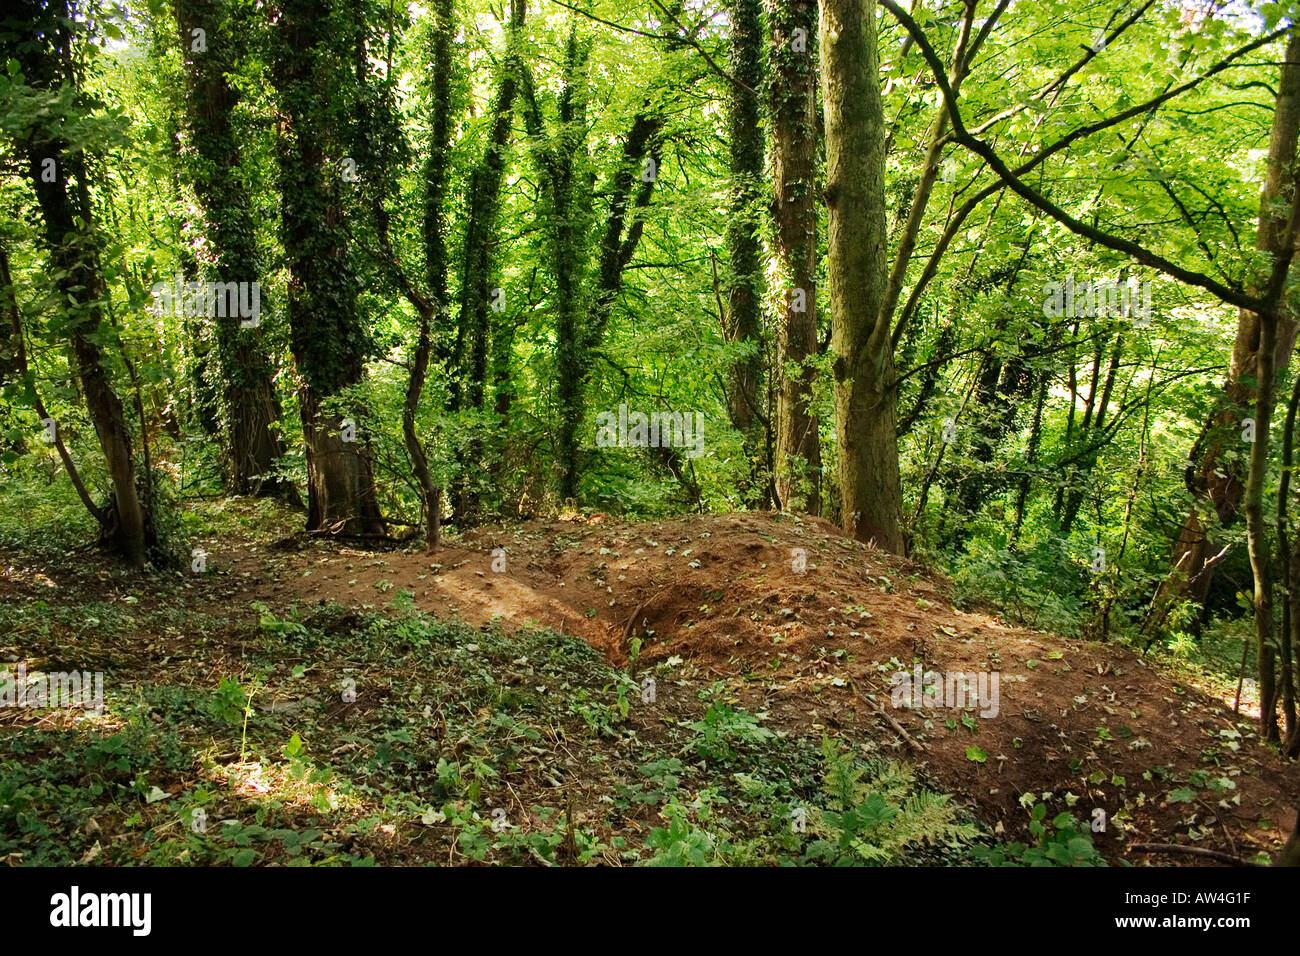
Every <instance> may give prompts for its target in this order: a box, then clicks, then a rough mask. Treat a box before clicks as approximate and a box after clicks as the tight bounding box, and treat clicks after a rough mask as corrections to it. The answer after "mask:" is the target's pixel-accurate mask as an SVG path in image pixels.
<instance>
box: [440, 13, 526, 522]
mask: <svg viewBox="0 0 1300 956" xmlns="http://www.w3.org/2000/svg"><path fill="white" fill-rule="evenodd" d="M527 9H528V6H527V0H510V23H509V25H508V27H507V32H506V44H507V47H508V51H507V55H506V58H505V62H504V63H503V65H502V72H501V77H500V81H499V84H498V86H497V92H496V97H495V99H494V100H493V103H492V113H491V115H492V125H491V126H490V127H489V128H488V136H487V143H486V145H485V146H484V147H483V157H482V159H481V160H480V161H479V163H478V165H477V166H475V167H474V170H473V171H472V172H471V173H470V179H469V187H468V189H467V190H466V209H465V222H466V226H465V247H464V258H463V265H462V269H461V286H460V318H459V323H458V325H457V330H456V350H455V354H454V356H453V365H454V368H455V372H456V378H455V380H454V381H453V383H452V391H451V406H452V408H453V410H467V409H473V410H478V411H482V410H483V407H484V399H485V398H486V396H487V379H488V355H489V351H490V347H491V346H490V342H491V331H492V309H493V307H494V306H495V307H497V308H500V307H502V306H503V305H504V304H505V303H504V300H503V299H502V298H501V296H503V295H504V293H499V294H498V293H496V292H495V290H494V288H493V284H492V275H493V253H494V252H495V249H496V236H497V213H498V212H499V210H500V206H501V184H502V181H503V180H504V178H505V168H506V152H507V149H508V148H509V144H510V128H511V119H512V115H513V109H514V101H515V96H516V95H517V93H518V89H519V77H518V70H519V60H518V56H517V51H516V49H515V43H516V42H517V38H518V36H519V32H520V30H522V28H523V25H524V17H525V16H526V14H527ZM483 450H484V442H483V439H482V437H481V436H480V435H479V434H477V431H476V432H475V434H473V435H472V436H471V438H470V440H469V441H468V442H467V444H466V448H465V453H464V456H463V459H462V460H463V464H464V466H465V467H464V471H463V473H462V476H461V478H460V479H459V480H458V481H457V483H456V485H455V486H454V487H453V490H452V506H453V508H454V509H455V512H456V522H457V523H458V524H459V525H461V526H462V527H463V526H465V525H467V524H472V523H473V522H475V521H477V520H478V512H479V499H480V494H479V490H478V489H477V487H476V486H475V482H476V481H477V480H478V479H479V474H480V472H481V470H482V469H483V468H484V467H486V465H487V463H486V462H483V461H482V458H483Z"/></svg>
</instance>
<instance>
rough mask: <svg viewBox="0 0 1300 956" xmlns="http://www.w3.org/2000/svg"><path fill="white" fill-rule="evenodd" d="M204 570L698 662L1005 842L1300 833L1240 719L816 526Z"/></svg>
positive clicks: (316, 556) (580, 534) (789, 521)
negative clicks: (962, 683) (890, 752)
mask: <svg viewBox="0 0 1300 956" xmlns="http://www.w3.org/2000/svg"><path fill="white" fill-rule="evenodd" d="M496 549H500V550H496ZM209 553H210V557H209V566H210V567H211V568H213V569H216V570H218V571H220V570H221V569H222V568H223V566H224V568H225V569H227V570H228V571H233V572H234V574H235V575H236V576H237V577H238V578H240V579H242V580H241V591H242V592H243V593H244V594H245V595H247V596H248V597H251V598H253V599H257V598H256V595H257V593H258V592H261V594H262V597H263V599H266V600H275V601H277V602H285V601H292V600H307V601H311V602H313V603H314V602H315V601H317V600H321V599H326V600H335V601H339V602H340V603H343V604H349V605H357V604H375V605H378V604H382V603H387V602H388V601H390V600H392V598H393V596H394V593H395V592H396V591H397V590H399V589H400V590H405V591H409V592H410V593H411V594H412V595H414V600H415V603H416V604H417V605H418V606H420V607H422V608H424V609H426V610H429V611H432V612H434V613H441V614H445V613H448V612H451V613H454V614H457V615H459V616H461V617H462V618H464V619H466V620H469V621H471V622H474V623H479V622H485V621H488V620H492V619H500V620H501V621H503V622H504V623H506V624H508V625H518V626H523V625H539V626H542V627H549V628H553V629H556V630H560V631H564V632H566V633H570V634H574V635H577V636H580V637H582V638H583V639H585V640H586V641H588V642H589V643H591V644H592V645H594V646H595V647H597V648H599V649H600V650H602V651H603V652H604V653H605V654H606V656H607V657H608V658H609V659H610V660H611V661H616V662H623V661H626V660H627V658H628V655H629V652H630V650H631V649H632V647H633V641H634V640H639V641H640V657H639V661H638V666H645V665H646V664H648V663H653V662H655V661H658V660H661V659H664V658H668V657H679V658H682V659H683V660H684V661H685V662H686V663H687V665H688V666H693V667H696V668H698V669H700V670H701V671H702V672H705V673H709V674H711V675H713V676H715V677H717V678H718V679H722V680H726V681H728V682H730V684H731V685H732V686H731V687H730V692H731V693H733V695H734V696H736V697H738V698H739V699H740V700H741V701H742V702H743V703H744V705H745V706H747V707H749V708H750V709H752V710H755V711H763V712H766V713H767V714H768V715H769V716H768V720H769V722H771V723H772V725H774V726H782V727H787V728H790V729H799V730H814V731H815V730H817V729H819V728H825V729H827V730H829V731H832V732H834V733H837V734H846V733H848V728H850V727H857V728H860V729H861V730H862V731H863V733H861V734H856V735H854V736H857V737H859V739H864V740H865V741H866V746H867V748H868V749H871V748H872V747H873V746H875V747H880V746H893V747H897V748H899V749H900V750H903V751H905V752H906V756H907V757H908V759H910V760H912V761H913V762H914V763H916V764H917V765H918V766H920V767H921V768H923V770H924V771H925V772H926V773H927V774H928V775H929V777H930V778H931V779H932V781H933V782H934V783H935V785H936V786H938V787H940V788H942V789H944V790H947V791H952V792H955V793H957V794H960V795H961V796H962V797H964V798H965V799H966V800H968V801H969V802H970V803H972V804H973V805H974V806H975V807H976V808H977V812H978V813H979V814H980V815H981V817H983V818H984V819H986V820H989V821H990V822H992V823H999V822H1000V823H1003V824H1005V827H1006V828H1007V830H1008V831H1009V832H1023V824H1024V822H1025V819H1026V815H1027V814H1026V810H1025V809H1024V807H1023V806H1022V805H1021V800H1022V795H1024V794H1033V795H1034V797H1035V798H1037V799H1043V800H1045V801H1046V802H1047V803H1048V805H1049V809H1051V811H1052V812H1053V813H1056V812H1058V811H1059V810H1064V809H1070V810H1072V812H1074V813H1075V815H1076V816H1082V817H1085V818H1088V819H1094V818H1098V819H1099V816H1095V811H1097V810H1102V811H1104V812H1105V819H1106V821H1107V829H1106V831H1105V835H1104V836H1101V837H1100V839H1099V842H1100V845H1101V846H1103V848H1105V849H1106V852H1107V854H1108V855H1110V856H1114V855H1116V853H1118V852H1119V851H1120V849H1121V842H1120V840H1122V845H1130V844H1132V843H1135V842H1145V841H1151V842H1185V843H1189V844H1190V845H1198V846H1203V847H1213V848H1216V849H1220V850H1225V851H1227V852H1231V853H1234V854H1239V855H1241V856H1250V855H1252V854H1254V853H1256V852H1259V851H1261V850H1267V851H1272V850H1274V849H1276V848H1277V847H1278V846H1279V845H1280V841H1281V840H1282V839H1284V838H1285V835H1286V834H1285V833H1284V832H1283V830H1282V829H1281V828H1283V827H1286V826H1288V825H1289V823H1290V822H1291V821H1292V820H1293V819H1294V816H1295V809H1294V807H1295V804H1296V800H1295V796H1294V794H1293V792H1292V789H1291V787H1292V785H1291V784H1290V783H1289V781H1288V779H1287V771H1286V768H1285V767H1284V766H1283V765H1282V763H1281V762H1280V761H1279V760H1278V758H1277V757H1276V756H1275V755H1274V754H1273V753H1272V752H1271V751H1270V750H1268V749H1267V748H1266V747H1264V746H1262V745H1261V744H1260V743H1259V741H1258V740H1257V738H1256V737H1255V735H1254V731H1253V727H1252V726H1251V725H1249V723H1248V722H1247V719H1246V716H1245V715H1243V717H1242V718H1240V719H1236V718H1234V715H1233V714H1232V712H1231V709H1230V708H1229V707H1226V706H1225V705H1224V703H1223V702H1222V701H1219V700H1216V699H1214V698H1212V697H1210V696H1208V695H1207V694H1205V693H1202V692H1201V691H1199V690H1197V689H1195V688H1193V687H1190V686H1184V685H1183V684H1180V683H1179V682H1178V681H1176V680H1175V679H1173V678H1172V677H1170V676H1169V675H1166V674H1163V673H1161V672H1158V671H1157V670H1155V669H1154V668H1153V667H1152V666H1149V665H1148V663H1147V662H1145V661H1144V660H1143V659H1141V658H1140V657H1138V656H1136V655H1134V654H1133V653H1131V652H1129V651H1128V650H1125V649H1123V648H1120V647H1115V646H1110V645H1100V644H1090V643H1085V642H1083V641H1077V640H1067V639H1065V638H1061V637H1059V636H1056V635H1052V634H1046V633H1042V632H1037V631H1032V630H1028V629H1024V628H1019V627H1011V626H1007V625H1005V624H1003V623H1002V622H1001V621H1000V620H999V619H998V618H997V617H996V615H993V614H991V613H986V612H983V611H974V610H971V611H963V610H960V609H958V608H955V607H954V606H953V605H952V603H951V597H950V589H949V587H948V585H947V583H946V582H944V581H943V580H942V579H940V578H939V577H937V576H936V575H934V574H932V573H928V572H927V571H926V570H925V569H923V568H921V567H919V566H917V565H915V564H912V563H910V562H908V561H906V560H904V559H901V558H898V557H895V556H893V555H887V554H883V553H881V552H879V551H876V550H873V549H871V548H869V547H867V546H865V545H863V544H861V543H859V542H856V541H852V540H850V539H847V538H845V537H844V536H843V535H842V534H841V533H840V532H839V531H838V530H837V529H836V528H835V527H834V526H832V525H830V524H828V523H826V522H823V521H819V520H815V519H808V518H803V519H799V518H795V517H791V516H788V515H777V514H755V513H748V514H740V515H722V516H696V517H689V518H682V519H676V520H671V521H664V522H657V523H640V524H633V523H626V522H619V521H615V520H610V519H607V518H604V517H603V516H600V517H598V518H597V519H592V521H591V523H588V522H586V521H568V522H563V521H562V522H555V523H549V524H542V523H535V524H529V525H525V526H523V527H520V528H518V529H513V530H484V531H481V532H478V533H475V534H474V535H471V536H469V537H468V538H466V539H462V540H458V541H455V542H453V543H452V546H449V547H447V548H444V549H443V550H442V551H440V552H439V553H438V554H437V555H432V556H430V555H425V554H423V553H410V552H402V553H393V552H387V553H377V552H369V551H362V550H357V549H352V548H346V547H345V548H343V549H339V548H338V547H337V546H336V545H335V544H334V543H332V542H314V543H313V544H312V545H311V546H310V547H308V548H307V549H305V550H304V551H302V552H301V553H297V554H292V555H285V554H284V553H283V552H273V551H271V550H270V549H268V548H262V549H258V548H256V547H248V548H245V549H241V550H239V551H238V552H234V553H232V552H230V551H226V552H224V553H223V550H222V546H221V542H215V541H214V542H212V543H211V544H210V546H209ZM250 589H251V591H252V592H253V593H252V594H249V590H250ZM917 665H920V668H921V671H922V672H924V671H935V672H938V673H941V674H942V673H951V672H954V671H961V672H966V673H970V672H985V673H990V674H991V673H993V672H996V673H997V674H998V678H999V690H1000V694H999V698H1000V699H999V701H998V706H997V713H996V716H994V715H993V714H991V713H989V712H988V711H989V708H986V709H985V711H984V713H985V715H984V716H980V714H979V708H976V709H974V710H962V709H960V708H952V707H948V708H944V707H941V706H940V707H933V706H932V707H928V708H919V709H895V708H893V707H891V706H890V703H891V701H890V681H891V678H892V677H893V675H894V674H896V673H898V672H899V671H909V672H913V669H914V668H915V667H916V666H917ZM873 740H874V741H878V742H880V743H874V744H873V743H872V741H873ZM1167 861H1168V860H1161V862H1167Z"/></svg>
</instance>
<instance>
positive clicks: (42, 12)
mask: <svg viewBox="0 0 1300 956" xmlns="http://www.w3.org/2000/svg"><path fill="white" fill-rule="evenodd" d="M11 15H12V16H13V18H14V19H15V20H17V21H20V22H26V23H29V24H30V25H31V26H32V28H33V29H32V35H34V36H38V37H39V38H40V39H39V41H28V42H25V43H22V44H21V45H15V46H13V48H12V49H6V50H0V52H3V53H4V54H5V55H7V56H11V57H13V58H14V59H16V60H17V61H18V62H19V63H20V65H21V66H22V68H23V73H24V75H25V77H26V79H27V82H28V83H30V84H32V85H33V86H36V87H39V88H42V89H45V90H48V91H50V92H51V93H54V92H57V90H58V89H59V88H60V86H61V85H62V84H64V83H71V82H73V79H74V78H73V77H71V76H67V75H65V73H64V64H66V63H71V62H72V51H71V44H72V39H71V36H70V35H69V33H68V31H67V29H66V26H65V24H66V23H68V22H71V20H70V18H71V14H70V12H69V10H68V7H67V4H66V2H63V0H55V2H53V3H50V4H48V5H45V4H42V3H39V2H37V0H18V9H15V10H11ZM3 46H4V47H10V46H11V44H10V42H9V41H8V37H6V41H5V42H4V44H3ZM20 149H21V150H22V152H23V154H25V159H26V164H25V165H26V167H27V175H28V177H29V180H30V182H31V186H32V189H33V191H34V192H35V193H36V198H37V201H38V202H39V204H40V207H41V215H42V218H43V219H44V225H45V229H44V238H45V244H46V248H47V249H48V252H49V266H50V270H49V271H50V272H51V274H52V275H54V276H55V280H54V281H55V284H56V285H57V286H58V289H59V291H60V293H61V297H62V301H63V303H64V304H65V305H66V307H67V308H68V310H69V314H68V321H67V325H66V329H67V333H66V334H67V336H68V343H69V345H70V347H71V352H72V357H73V363H74V364H75V367H76V369H77V373H78V376H79V377H80V380H81V392H82V395H83V396H84V397H85V401H86V409H87V411H88V412H89V413H90V419H91V422H92V423H93V424H94V426H95V434H96V435H97V436H98V438H99V445H100V448H101V449H102V450H103V452H104V458H105V461H106V463H107V466H108V474H109V479H110V480H111V482H112V487H113V509H112V514H111V516H110V517H111V519H112V521H111V530H110V532H109V535H110V539H111V541H112V544H113V546H114V547H115V548H116V550H118V551H119V552H120V553H121V554H122V556H123V557H124V558H126V560H127V561H128V562H129V563H130V564H131V565H133V566H135V567H143V565H144V563H145V558H146V552H147V549H148V546H149V544H150V542H149V540H148V538H149V534H148V528H147V524H148V521H147V515H146V514H145V509H144V508H143V506H142V505H141V502H140V497H139V493H138V491H137V489H136V484H135V458H134V456H133V454H132V451H131V432H130V429H129V427H128V425H127V422H126V415H125V412H124V411H123V408H122V402H121V399H120V398H119V397H118V395H117V392H116V391H114V389H113V384H112V382H111V381H110V379H109V375H108V370H107V369H106V368H105V365H104V355H103V352H102V350H101V348H100V345H99V342H98V338H97V336H98V333H99V329H100V326H101V324H102V323H103V321H104V314H103V308H102V306H101V305H100V303H101V302H102V301H103V299H104V296H105V295H106V291H107V290H106V289H105V288H104V280H103V275H102V273H101V270H100V261H99V255H100V253H99V250H100V244H99V240H98V238H97V237H96V236H95V234H94V225H93V223H92V217H91V210H90V208H89V203H88V202H87V201H86V197H87V196H88V195H89V188H88V186H87V184H86V181H85V177H86V170H85V161H84V155H83V154H82V153H81V152H73V151H72V150H71V149H70V146H69V144H68V142H67V141H65V140H63V139H62V138H60V137H59V136H58V135H57V134H55V133H52V132H51V131H50V129H49V128H48V127H47V126H45V125H44V124H39V123H38V124H36V125H35V126H34V127H33V130H32V132H31V133H30V134H29V136H28V137H27V139H26V140H25V141H24V142H22V143H21V144H20ZM46 160H53V161H54V175H53V176H52V177H47V176H46V175H44V174H45V171H46V168H47V164H46ZM70 176H73V177H76V178H77V180H78V182H79V188H78V190H77V198H76V199H75V200H74V198H73V196H72V195H71V194H70V193H69V190H68V179H69V177H70ZM47 179H52V181H47Z"/></svg>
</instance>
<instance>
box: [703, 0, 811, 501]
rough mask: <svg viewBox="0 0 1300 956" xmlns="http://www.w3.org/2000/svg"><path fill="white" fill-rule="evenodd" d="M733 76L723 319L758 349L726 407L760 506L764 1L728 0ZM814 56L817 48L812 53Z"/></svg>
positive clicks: (736, 340)
mask: <svg viewBox="0 0 1300 956" xmlns="http://www.w3.org/2000/svg"><path fill="white" fill-rule="evenodd" d="M728 10H729V15H730V19H731V38H730V65H731V75H732V76H733V77H735V78H736V80H737V81H738V82H739V83H741V84H743V85H744V86H745V87H748V89H742V88H741V87H739V86H735V85H732V86H731V87H730V89H729V90H728V95H729V100H728V110H729V121H730V135H729V148H730V153H731V199H730V214H731V218H730V219H729V220H728V221H727V248H728V250H729V252H730V259H731V271H730V275H729V279H728V283H727V311H726V314H725V316H724V317H723V318H724V321H725V331H726V337H727V341H728V343H729V344H732V345H738V344H743V345H745V346H747V347H749V348H751V349H752V354H750V355H747V356H745V357H744V358H741V359H738V360H737V361H735V362H734V363H732V366H731V368H730V370H729V374H728V376H727V413H728V417H730V419H731V424H732V426H733V427H734V428H735V429H736V430H737V431H739V432H740V433H741V435H742V438H743V441H744V448H745V457H746V458H747V459H748V460H749V463H750V475H751V478H750V486H749V487H748V488H744V489H742V494H743V496H744V498H745V500H746V502H747V503H748V504H750V505H752V506H754V507H757V508H766V507H768V505H769V504H770V500H769V493H768V489H769V488H770V482H769V481H768V480H767V479H766V478H765V477H764V475H765V473H766V472H767V471H768V469H769V466H770V463H769V462H768V460H767V459H768V457H769V453H768V449H769V447H770V445H771V440H770V437H769V435H768V423H767V421H766V416H765V415H764V414H763V411H762V406H763V398H762V394H763V361H764V356H763V287H764V283H763V264H762V255H761V253H762V248H761V244H760V241H759V231H760V229H761V228H762V212H761V207H760V205H759V202H760V196H761V194H762V188H763V165H764V149H763V147H764V142H763V139H764V137H763V127H762V125H761V124H760V115H759V113H760V111H759V105H760V103H759V93H758V91H759V90H760V89H761V88H762V84H763V16H762V5H761V0H730V3H729V6H728ZM809 55H811V54H809Z"/></svg>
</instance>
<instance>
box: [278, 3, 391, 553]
mask: <svg viewBox="0 0 1300 956" xmlns="http://www.w3.org/2000/svg"><path fill="white" fill-rule="evenodd" d="M340 2H341V0H282V2H281V3H280V4H279V8H278V11H277V13H278V17H277V19H276V21H275V43H274V53H273V57H272V64H271V73H272V77H273V80H274V83H275V87H276V91H277V94H278V104H277V105H278V109H279V114H280V117H279V119H280V124H281V128H282V131H283V132H282V135H281V136H280V139H279V142H278V144H277V153H278V156H277V159H278V165H279V174H280V196H281V204H282V214H281V219H280V230H281V239H282V242H283V244H284V251H285V261H286V266H287V268H288V272H289V284H288V286H289V296H288V312H289V326H290V345H291V347H292V350H293V356H294V361H295V363H296V365H297V367H298V374H299V377H300V385H299V388H298V399H299V406H300V408H301V414H302V426H303V439H304V442H305V444H306V452H307V455H306V457H307V480H308V504H307V528H308V530H323V529H335V528H339V529H340V530H342V531H343V532H345V533H347V534H381V533H383V530H384V525H383V522H382V521H381V520H380V515H379V509H378V506H377V504H376V500H375V487H374V473H373V469H372V466H371V462H370V459H369V457H368V455H367V454H365V451H364V450H365V443H364V442H363V441H362V440H361V437H362V436H361V427H362V423H361V422H360V421H358V420H357V418H358V413H357V412H355V411H351V410H343V409H339V408H334V407H328V406H327V404H326V403H327V402H328V401H329V400H330V399H333V398H335V397H338V396H340V395H341V393H343V392H344V391H345V390H346V389H347V388H349V387H350V386H353V385H356V384H358V383H359V382H360V381H361V380H362V377H363V375H364V371H365V365H364V362H365V355H366V352H367V349H368V347H369V336H368V334H367V330H366V329H365V328H364V326H363V323H362V321H361V318H360V316H359V315H358V313H357V281H356V277H355V275H354V272H353V267H352V263H351V261H350V258H349V251H348V233H347V228H346V225H345V221H344V220H345V216H344V203H343V199H342V195H341V191H342V189H344V188H346V187H347V186H348V185H349V180H350V178H351V173H352V172H353V170H352V167H351V166H349V165H348V163H347V161H348V160H350V159H352V157H349V156H346V155H343V154H342V150H344V149H346V148H347V142H348V138H347V137H346V136H345V135H343V125H344V121H343V119H342V118H341V117H340V116H339V115H338V111H339V110H340V109H341V104H343V103H346V102H348V101H349V96H348V93H349V92H350V91H348V90H347V89H345V88H344V84H347V83H350V82H353V81H354V77H355V73H354V71H353V69H351V68H350V67H351V65H352V59H353V56H354V51H355V48H356V38H355V37H350V36H347V35H346V33H347V31H346V30H345V29H343V28H342V27H341V26H340V23H341V22H342V18H335V16H334V15H335V14H336V13H337V12H338V9H337V5H338V3H340ZM336 19H337V20H338V22H335V21H336ZM327 150H329V151H330V152H327ZM355 174H356V176H362V175H365V170H364V168H358V169H356V170H355Z"/></svg>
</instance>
